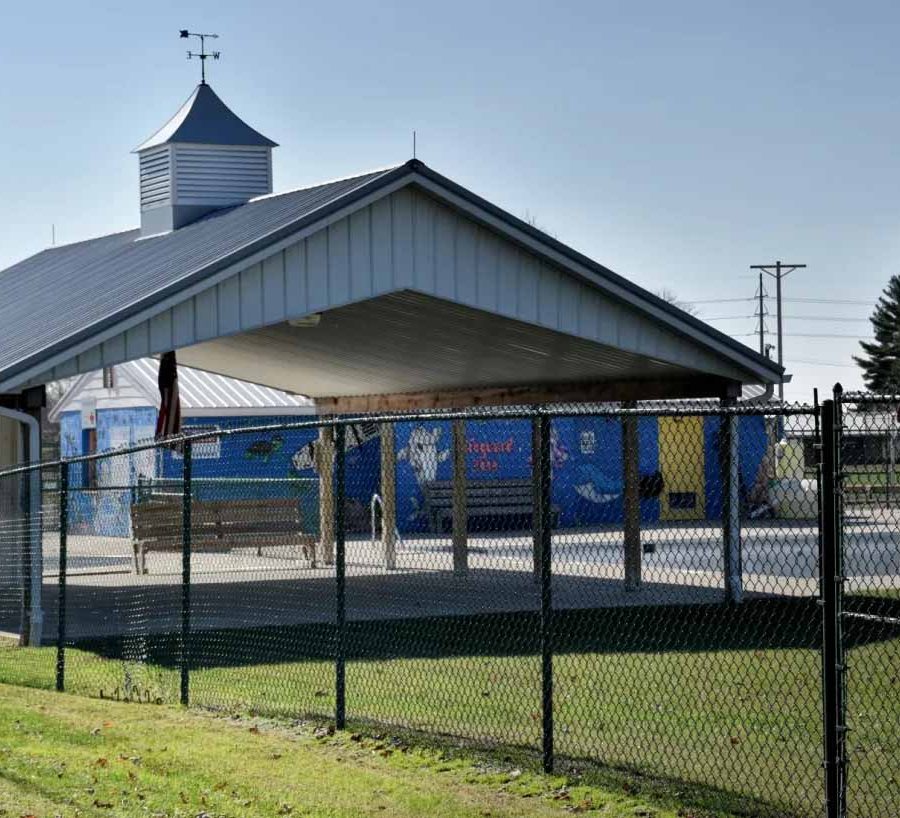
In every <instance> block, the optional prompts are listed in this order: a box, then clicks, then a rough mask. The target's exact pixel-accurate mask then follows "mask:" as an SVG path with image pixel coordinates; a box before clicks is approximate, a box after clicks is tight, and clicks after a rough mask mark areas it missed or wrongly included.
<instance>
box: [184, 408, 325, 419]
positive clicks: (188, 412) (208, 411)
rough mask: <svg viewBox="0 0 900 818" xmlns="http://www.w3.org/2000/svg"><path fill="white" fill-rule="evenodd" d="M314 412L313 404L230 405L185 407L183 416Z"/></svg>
mask: <svg viewBox="0 0 900 818" xmlns="http://www.w3.org/2000/svg"><path fill="white" fill-rule="evenodd" d="M315 413H316V409H315V406H312V405H311V406H268V407H261V406H260V407H252V406H243V407H232V408H229V409H225V408H218V409H216V408H215V407H208V408H207V407H204V408H203V409H185V411H184V416H185V417H191V418H249V417H281V416H282V415H284V416H294V415H299V416H304V417H305V416H307V415H314V414H315Z"/></svg>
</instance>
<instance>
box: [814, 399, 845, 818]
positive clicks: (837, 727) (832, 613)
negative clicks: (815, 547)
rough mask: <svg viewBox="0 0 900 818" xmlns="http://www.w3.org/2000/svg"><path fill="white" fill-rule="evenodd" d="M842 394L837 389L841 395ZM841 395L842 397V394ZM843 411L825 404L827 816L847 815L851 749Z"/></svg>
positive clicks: (823, 591) (823, 549)
mask: <svg viewBox="0 0 900 818" xmlns="http://www.w3.org/2000/svg"><path fill="white" fill-rule="evenodd" d="M839 394H840V393H837V396H839ZM838 399H839V398H838ZM840 423H841V421H840V409H839V408H838V401H835V400H826V401H825V402H824V403H823V404H822V458H821V466H820V469H821V485H822V505H821V507H822V520H821V525H820V531H821V535H820V536H821V544H820V549H821V554H820V560H819V564H820V566H821V578H820V581H821V594H822V698H823V708H822V710H823V726H824V731H823V736H824V745H825V746H824V751H825V752H824V756H825V758H824V767H825V815H826V817H827V818H844V816H845V815H846V801H845V794H846V790H845V787H846V776H845V772H846V768H845V761H846V754H845V752H846V747H845V731H846V718H845V702H844V681H845V677H844V671H845V665H844V651H843V640H842V634H841V630H842V629H841V617H842V615H843V614H842V607H843V595H844V577H843V564H842V563H843V557H842V546H841V496H840V493H841V477H840V451H839V440H840Z"/></svg>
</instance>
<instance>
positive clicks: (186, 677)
mask: <svg viewBox="0 0 900 818" xmlns="http://www.w3.org/2000/svg"><path fill="white" fill-rule="evenodd" d="M183 446H184V450H183V455H184V458H183V460H182V472H181V483H182V488H181V490H182V497H181V661H180V670H181V703H182V704H183V705H184V706H185V707H187V705H188V704H189V703H190V667H191V534H192V529H193V524H192V521H191V512H192V510H193V506H192V498H191V492H192V490H193V486H192V482H191V472H192V471H193V450H192V446H191V441H190V440H186V441H185V442H184V444H183Z"/></svg>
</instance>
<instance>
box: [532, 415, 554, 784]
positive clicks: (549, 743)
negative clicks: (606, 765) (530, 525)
mask: <svg viewBox="0 0 900 818" xmlns="http://www.w3.org/2000/svg"><path fill="white" fill-rule="evenodd" d="M534 422H536V423H538V424H539V431H538V437H539V440H540V507H539V508H538V509H537V511H538V513H537V515H536V516H537V521H538V522H537V525H538V526H539V529H538V530H539V534H540V559H541V716H542V718H541V728H542V741H541V750H542V753H541V756H542V761H543V768H544V772H546V773H552V772H553V596H552V579H553V576H552V561H551V560H552V554H551V534H552V532H551V525H552V515H553V511H552V487H553V484H552V480H553V475H552V468H551V461H550V418H549V416H547V415H541V416H540V418H535V420H534Z"/></svg>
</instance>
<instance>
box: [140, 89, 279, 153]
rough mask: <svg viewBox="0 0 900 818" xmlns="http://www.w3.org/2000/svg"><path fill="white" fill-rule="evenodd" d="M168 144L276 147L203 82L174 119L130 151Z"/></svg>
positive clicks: (274, 143) (275, 143)
mask: <svg viewBox="0 0 900 818" xmlns="http://www.w3.org/2000/svg"><path fill="white" fill-rule="evenodd" d="M172 142H192V143H194V144H206V145H242V146H253V147H266V148H275V147H277V146H278V143H277V142H273V141H272V140H271V139H269V138H268V137H266V136H263V135H262V134H261V133H260V132H259V131H257V130H254V129H253V128H251V127H250V126H249V125H248V124H247V123H246V122H244V120H243V119H241V118H240V117H239V116H238V115H237V114H236V113H234V111H232V110H231V108H229V107H228V106H227V105H226V104H225V103H224V102H222V100H221V99H219V97H218V95H217V94H216V92H215V91H213V89H212V88H210V86H209V85H206V84H205V83H201V84H200V85H198V86H197V87H196V88H195V89H194V91H193V93H192V94H191V95H190V96H189V97H188V98H187V101H186V102H185V103H184V105H182V106H181V107H180V108H179V109H178V112H177V113H176V114H175V116H173V117H172V118H171V119H170V120H169V121H168V122H167V123H166V124H165V125H163V126H162V128H160V129H159V130H158V131H157V132H156V133H155V134H153V136H151V137H150V138H149V139H148V140H146V141H145V142H142V143H141V144H140V145H138V146H137V147H136V148H135V149H134V150H135V153H137V152H139V151H143V150H147V148H154V147H156V146H157V145H167V144H170V143H172Z"/></svg>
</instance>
